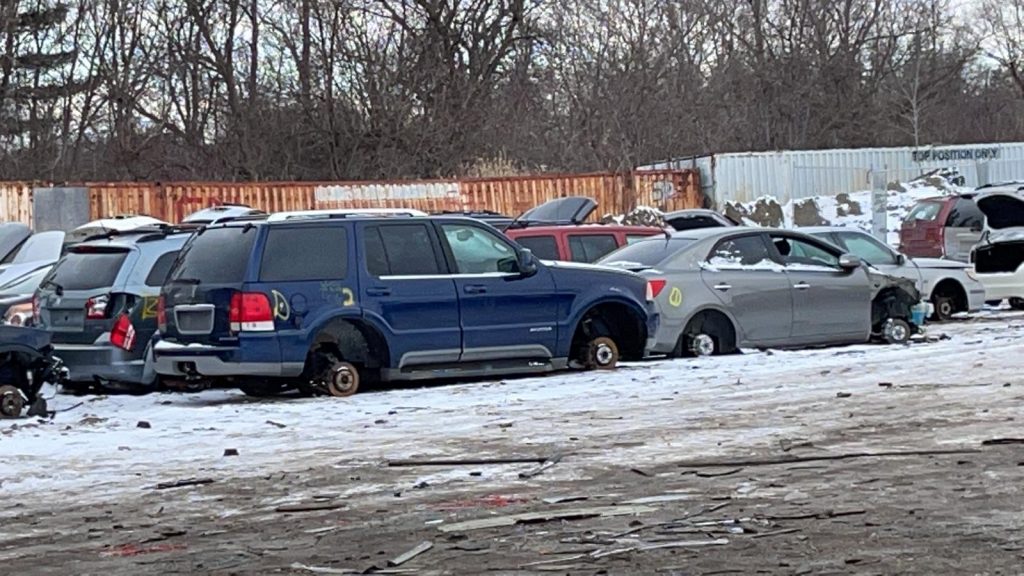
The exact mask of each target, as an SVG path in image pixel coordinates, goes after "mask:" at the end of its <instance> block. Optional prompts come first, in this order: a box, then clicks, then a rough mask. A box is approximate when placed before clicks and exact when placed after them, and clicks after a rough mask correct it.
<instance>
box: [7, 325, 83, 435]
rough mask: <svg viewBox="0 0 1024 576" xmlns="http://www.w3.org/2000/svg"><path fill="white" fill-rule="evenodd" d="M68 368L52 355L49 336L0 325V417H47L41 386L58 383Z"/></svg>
mask: <svg viewBox="0 0 1024 576" xmlns="http://www.w3.org/2000/svg"><path fill="white" fill-rule="evenodd" d="M67 374H68V372H67V369H66V368H64V364H63V363H62V362H61V361H60V359H59V358H57V357H56V356H54V355H53V348H52V347H51V346H50V333H49V332H45V331H43V330H38V329H35V328H25V327H20V326H0V418H19V417H20V416H21V415H22V412H23V411H24V409H25V406H26V405H28V406H29V409H28V415H29V416H45V415H47V409H46V400H45V399H43V397H42V396H40V395H39V390H40V389H41V388H42V386H43V384H45V383H46V382H50V383H53V384H58V385H59V384H61V383H63V382H64V380H65V379H66V378H67Z"/></svg>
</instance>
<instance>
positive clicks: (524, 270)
mask: <svg viewBox="0 0 1024 576" xmlns="http://www.w3.org/2000/svg"><path fill="white" fill-rule="evenodd" d="M518 264H519V273H520V274H522V275H523V276H533V275H534V274H536V273H537V259H536V258H534V256H533V252H531V251H530V249H529V248H521V249H520V250H519V255H518Z"/></svg>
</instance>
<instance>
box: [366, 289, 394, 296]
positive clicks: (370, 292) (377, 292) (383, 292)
mask: <svg viewBox="0 0 1024 576" xmlns="http://www.w3.org/2000/svg"><path fill="white" fill-rule="evenodd" d="M366 295H367V296H391V288H367V289H366Z"/></svg>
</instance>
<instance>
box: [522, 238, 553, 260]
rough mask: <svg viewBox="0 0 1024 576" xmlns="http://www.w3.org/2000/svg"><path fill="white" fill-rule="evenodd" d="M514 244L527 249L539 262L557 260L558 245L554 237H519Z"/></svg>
mask: <svg viewBox="0 0 1024 576" xmlns="http://www.w3.org/2000/svg"><path fill="white" fill-rule="evenodd" d="M516 242H518V243H519V245H520V246H522V247H523V248H528V249H529V250H530V252H533V255H534V256H536V257H537V258H540V259H541V260H559V259H561V255H560V254H559V253H558V244H557V243H556V242H555V237H554V236H521V237H519V238H516Z"/></svg>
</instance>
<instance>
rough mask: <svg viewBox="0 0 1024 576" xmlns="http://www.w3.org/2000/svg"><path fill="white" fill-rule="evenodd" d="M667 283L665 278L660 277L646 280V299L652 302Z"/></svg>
mask: <svg viewBox="0 0 1024 576" xmlns="http://www.w3.org/2000/svg"><path fill="white" fill-rule="evenodd" d="M667 283H668V281H667V280H663V279H660V278H659V279H657V280H648V281H647V301H648V302H653V301H654V299H655V298H657V297H658V294H661V291H662V290H664V289H665V285H666V284H667Z"/></svg>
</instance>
